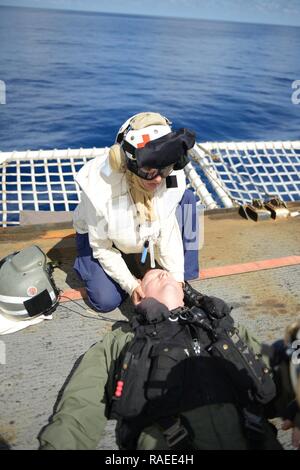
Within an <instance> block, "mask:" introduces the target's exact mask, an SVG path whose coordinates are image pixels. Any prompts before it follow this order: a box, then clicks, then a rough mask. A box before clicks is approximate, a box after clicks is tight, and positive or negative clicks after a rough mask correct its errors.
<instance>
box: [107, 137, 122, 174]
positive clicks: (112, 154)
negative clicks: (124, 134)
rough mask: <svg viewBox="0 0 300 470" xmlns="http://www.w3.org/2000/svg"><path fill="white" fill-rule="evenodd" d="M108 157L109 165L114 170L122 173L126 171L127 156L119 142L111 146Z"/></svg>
mask: <svg viewBox="0 0 300 470" xmlns="http://www.w3.org/2000/svg"><path fill="white" fill-rule="evenodd" d="M108 159H109V165H110V167H111V169H112V170H114V171H118V172H120V173H125V171H126V158H125V154H124V150H123V149H122V147H121V146H120V145H119V144H114V145H112V146H111V147H110V149H109V154H108Z"/></svg>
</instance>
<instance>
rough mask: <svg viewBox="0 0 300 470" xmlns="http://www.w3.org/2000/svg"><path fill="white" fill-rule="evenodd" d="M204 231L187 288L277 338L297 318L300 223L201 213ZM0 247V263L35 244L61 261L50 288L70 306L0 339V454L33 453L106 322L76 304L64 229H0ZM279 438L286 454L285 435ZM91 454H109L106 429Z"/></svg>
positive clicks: (70, 243)
mask: <svg viewBox="0 0 300 470" xmlns="http://www.w3.org/2000/svg"><path fill="white" fill-rule="evenodd" d="M290 209H291V210H293V211H297V210H299V209H300V203H291V204H290ZM203 227H204V246H203V248H202V249H201V250H200V253H199V255H200V267H201V269H200V279H198V280H195V281H193V282H192V283H193V285H194V286H195V287H196V288H198V289H199V290H200V291H201V292H205V293H207V294H211V295H215V296H218V297H221V298H223V299H224V300H226V301H227V302H228V303H230V304H232V305H233V307H234V310H233V315H234V317H235V319H236V320H238V321H239V322H242V323H243V324H245V325H246V326H247V327H248V328H250V329H251V331H252V332H254V334H255V335H256V336H257V337H258V338H259V339H260V340H263V341H266V342H271V341H273V340H275V339H278V338H279V337H282V335H283V333H284V329H285V327H286V325H288V324H289V323H290V322H291V321H292V320H294V319H295V317H296V316H297V315H299V311H300V293H299V285H300V269H299V263H300V244H299V234H300V216H298V217H293V218H292V217H289V218H288V219H279V220H272V219H270V220H267V221H260V222H253V221H250V220H245V219H243V218H241V217H240V216H239V215H238V213H237V210H236V209H229V210H224V209H222V210H215V211H209V212H206V214H205V216H204V224H203ZM0 240H1V244H0V259H2V258H3V257H4V256H6V255H7V254H9V253H11V252H13V251H17V250H19V249H22V248H24V247H26V246H29V245H32V244H36V245H38V246H39V247H40V248H42V249H43V250H44V251H45V252H46V253H47V254H48V256H49V258H50V259H51V260H56V261H60V262H61V266H60V268H59V269H57V270H56V271H55V275H54V277H55V281H56V283H57V285H58V287H59V288H60V289H62V290H63V291H64V292H65V295H67V296H68V297H71V298H72V299H73V301H68V302H63V303H61V304H60V305H59V307H58V308H57V310H56V312H55V313H54V315H53V319H52V320H49V321H44V322H42V323H40V324H38V325H34V326H31V327H28V328H27V329H25V330H22V331H20V332H17V333H13V334H10V335H6V336H2V337H1V341H2V342H3V343H4V345H5V348H6V364H0V367H1V372H2V377H1V385H0V407H1V420H0V448H3V449H5V448H11V449H36V448H37V447H38V441H37V435H38V433H39V431H40V429H41V428H42V426H44V425H45V424H46V423H47V421H48V418H49V416H51V413H52V410H53V406H54V404H55V402H56V399H57V396H58V394H59V391H60V390H61V389H62V387H63V385H64V382H65V380H66V378H67V376H68V375H69V374H70V371H71V370H72V368H73V366H74V364H75V363H76V361H77V360H78V358H79V357H80V356H81V355H82V354H83V353H84V352H85V351H86V350H87V349H88V348H89V347H90V346H91V345H92V344H94V343H95V342H97V341H99V340H100V339H101V337H102V336H103V335H104V334H105V332H106V331H108V330H109V329H110V328H111V325H112V322H108V321H104V320H102V319H100V318H99V316H98V315H97V314H96V313H95V312H93V311H92V310H90V309H89V307H88V305H87V304H86V302H85V300H84V298H82V294H83V297H84V291H83V290H82V289H81V288H82V286H81V284H80V282H79V280H78V279H77V278H76V275H75V274H74V273H73V272H72V263H73V260H74V257H75V243H74V232H73V229H72V226H71V224H70V223H60V224H44V225H32V226H23V227H22V226H19V227H9V228H5V229H0ZM65 300H66V299H65ZM75 302H76V303H75ZM130 308H131V306H130V302H129V301H126V302H125V303H124V304H123V305H122V306H121V309H116V310H114V311H113V312H110V313H109V314H105V316H106V317H110V318H111V319H113V320H118V319H124V315H126V314H127V313H128V311H130ZM280 439H281V440H282V442H283V443H284V445H285V447H286V448H289V433H285V434H284V435H282V434H280ZM98 448H99V449H115V448H116V445H115V439H114V423H113V422H110V423H108V425H107V429H106V433H105V437H104V439H103V440H102V441H101V443H100V444H99V447H98Z"/></svg>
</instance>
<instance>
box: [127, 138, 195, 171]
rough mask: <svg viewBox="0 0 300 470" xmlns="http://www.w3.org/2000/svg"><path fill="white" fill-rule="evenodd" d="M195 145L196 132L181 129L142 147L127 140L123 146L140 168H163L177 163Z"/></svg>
mask: <svg viewBox="0 0 300 470" xmlns="http://www.w3.org/2000/svg"><path fill="white" fill-rule="evenodd" d="M194 145H195V134H194V132H193V131H190V130H189V129H179V130H178V131H174V132H169V134H166V135H164V136H163V137H160V138H159V139H155V140H152V141H150V142H148V143H147V144H146V145H145V146H144V147H142V148H138V149H137V148H135V147H133V146H132V145H131V144H130V143H129V142H126V141H125V142H124V143H123V144H122V147H123V149H124V150H125V151H127V152H129V153H130V154H131V155H132V157H133V160H135V161H136V165H137V167H138V168H145V167H146V168H157V169H162V168H165V167H167V166H170V165H175V164H176V163H177V162H179V161H180V160H181V159H182V157H184V156H185V155H186V154H187V151H188V150H190V149H191V148H193V147H194Z"/></svg>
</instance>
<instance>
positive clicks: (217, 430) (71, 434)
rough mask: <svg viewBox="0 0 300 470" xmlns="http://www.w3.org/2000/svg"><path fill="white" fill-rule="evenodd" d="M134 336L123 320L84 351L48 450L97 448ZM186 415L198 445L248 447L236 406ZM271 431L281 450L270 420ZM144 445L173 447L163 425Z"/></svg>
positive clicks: (46, 433)
mask: <svg viewBox="0 0 300 470" xmlns="http://www.w3.org/2000/svg"><path fill="white" fill-rule="evenodd" d="M239 332H240V335H241V337H242V338H243V339H244V340H245V341H246V342H247V343H248V344H249V346H251V347H252V349H254V350H255V351H256V352H258V351H260V344H259V343H258V342H257V341H256V340H255V338H253V337H252V336H251V335H249V333H248V332H247V330H246V329H245V328H243V327H239ZM132 337H133V333H132V331H131V330H130V326H129V324H128V323H127V322H119V323H117V324H116V325H115V326H114V328H113V331H111V332H109V333H107V334H106V335H105V336H104V338H103V339H102V341H100V342H99V343H97V344H95V345H94V346H93V347H91V349H90V350H89V351H88V352H87V353H86V354H85V355H84V357H83V359H82V361H81V363H80V364H79V366H78V368H77V369H76V371H75V372H74V374H73V376H72V377H71V380H70V381H69V383H68V385H67V386H66V388H65V390H64V393H63V395H62V398H61V400H60V402H59V405H58V407H57V410H56V413H55V414H54V416H53V418H52V421H51V423H50V424H49V425H48V426H47V427H46V428H45V429H44V430H43V432H42V433H41V435H40V436H39V440H40V444H41V447H40V448H41V449H42V450H51V449H74V450H76V449H95V448H96V446H97V445H98V443H99V441H100V439H101V435H102V433H103V430H104V427H105V425H106V420H107V418H108V416H107V414H108V407H107V404H108V403H109V402H110V397H111V396H112V394H113V386H114V376H115V373H116V370H115V366H116V361H117V359H118V357H119V355H120V353H121V351H122V349H123V347H124V346H125V344H126V343H128V342H129V341H130V340H131V338H132ZM182 414H183V415H184V416H185V417H186V418H187V419H188V422H189V425H190V426H191V428H192V430H193V433H194V436H195V438H194V445H195V446H196V448H197V449H201V450H202V449H247V441H246V439H245V437H244V434H243V429H242V424H241V420H240V416H239V414H238V412H237V409H236V408H235V406H234V405H232V404H228V403H226V404H212V405H209V406H207V405H206V406H202V407H199V408H196V409H194V410H192V411H189V412H185V413H182ZM265 434H266V440H265V447H266V448H268V449H281V445H280V444H279V443H278V441H277V440H276V438H275V435H274V433H273V431H272V430H271V428H270V427H269V426H268V425H267V424H266V433H265ZM138 449H145V450H154V449H157V450H163V449H168V446H167V444H166V441H165V439H164V436H163V434H162V432H161V430H160V429H159V427H158V426H156V425H153V426H150V427H148V428H146V429H145V430H144V431H143V432H142V433H141V435H140V437H139V440H138Z"/></svg>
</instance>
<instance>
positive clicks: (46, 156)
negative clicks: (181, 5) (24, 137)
mask: <svg viewBox="0 0 300 470" xmlns="http://www.w3.org/2000/svg"><path fill="white" fill-rule="evenodd" d="M103 152H104V149H80V150H73V149H72V150H51V151H46V150H45V151H39V152H34V151H28V152H13V153H12V154H8V153H5V154H4V153H0V187H1V197H0V226H2V227H7V226H12V225H18V224H19V216H20V211H73V210H74V209H75V207H76V206H77V204H78V202H79V200H80V188H79V186H78V185H77V184H76V183H75V175H76V173H77V172H78V171H79V170H80V168H81V167H82V166H83V165H84V164H85V163H86V162H87V161H88V160H89V159H91V158H94V157H96V156H99V155H102V154H103Z"/></svg>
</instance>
